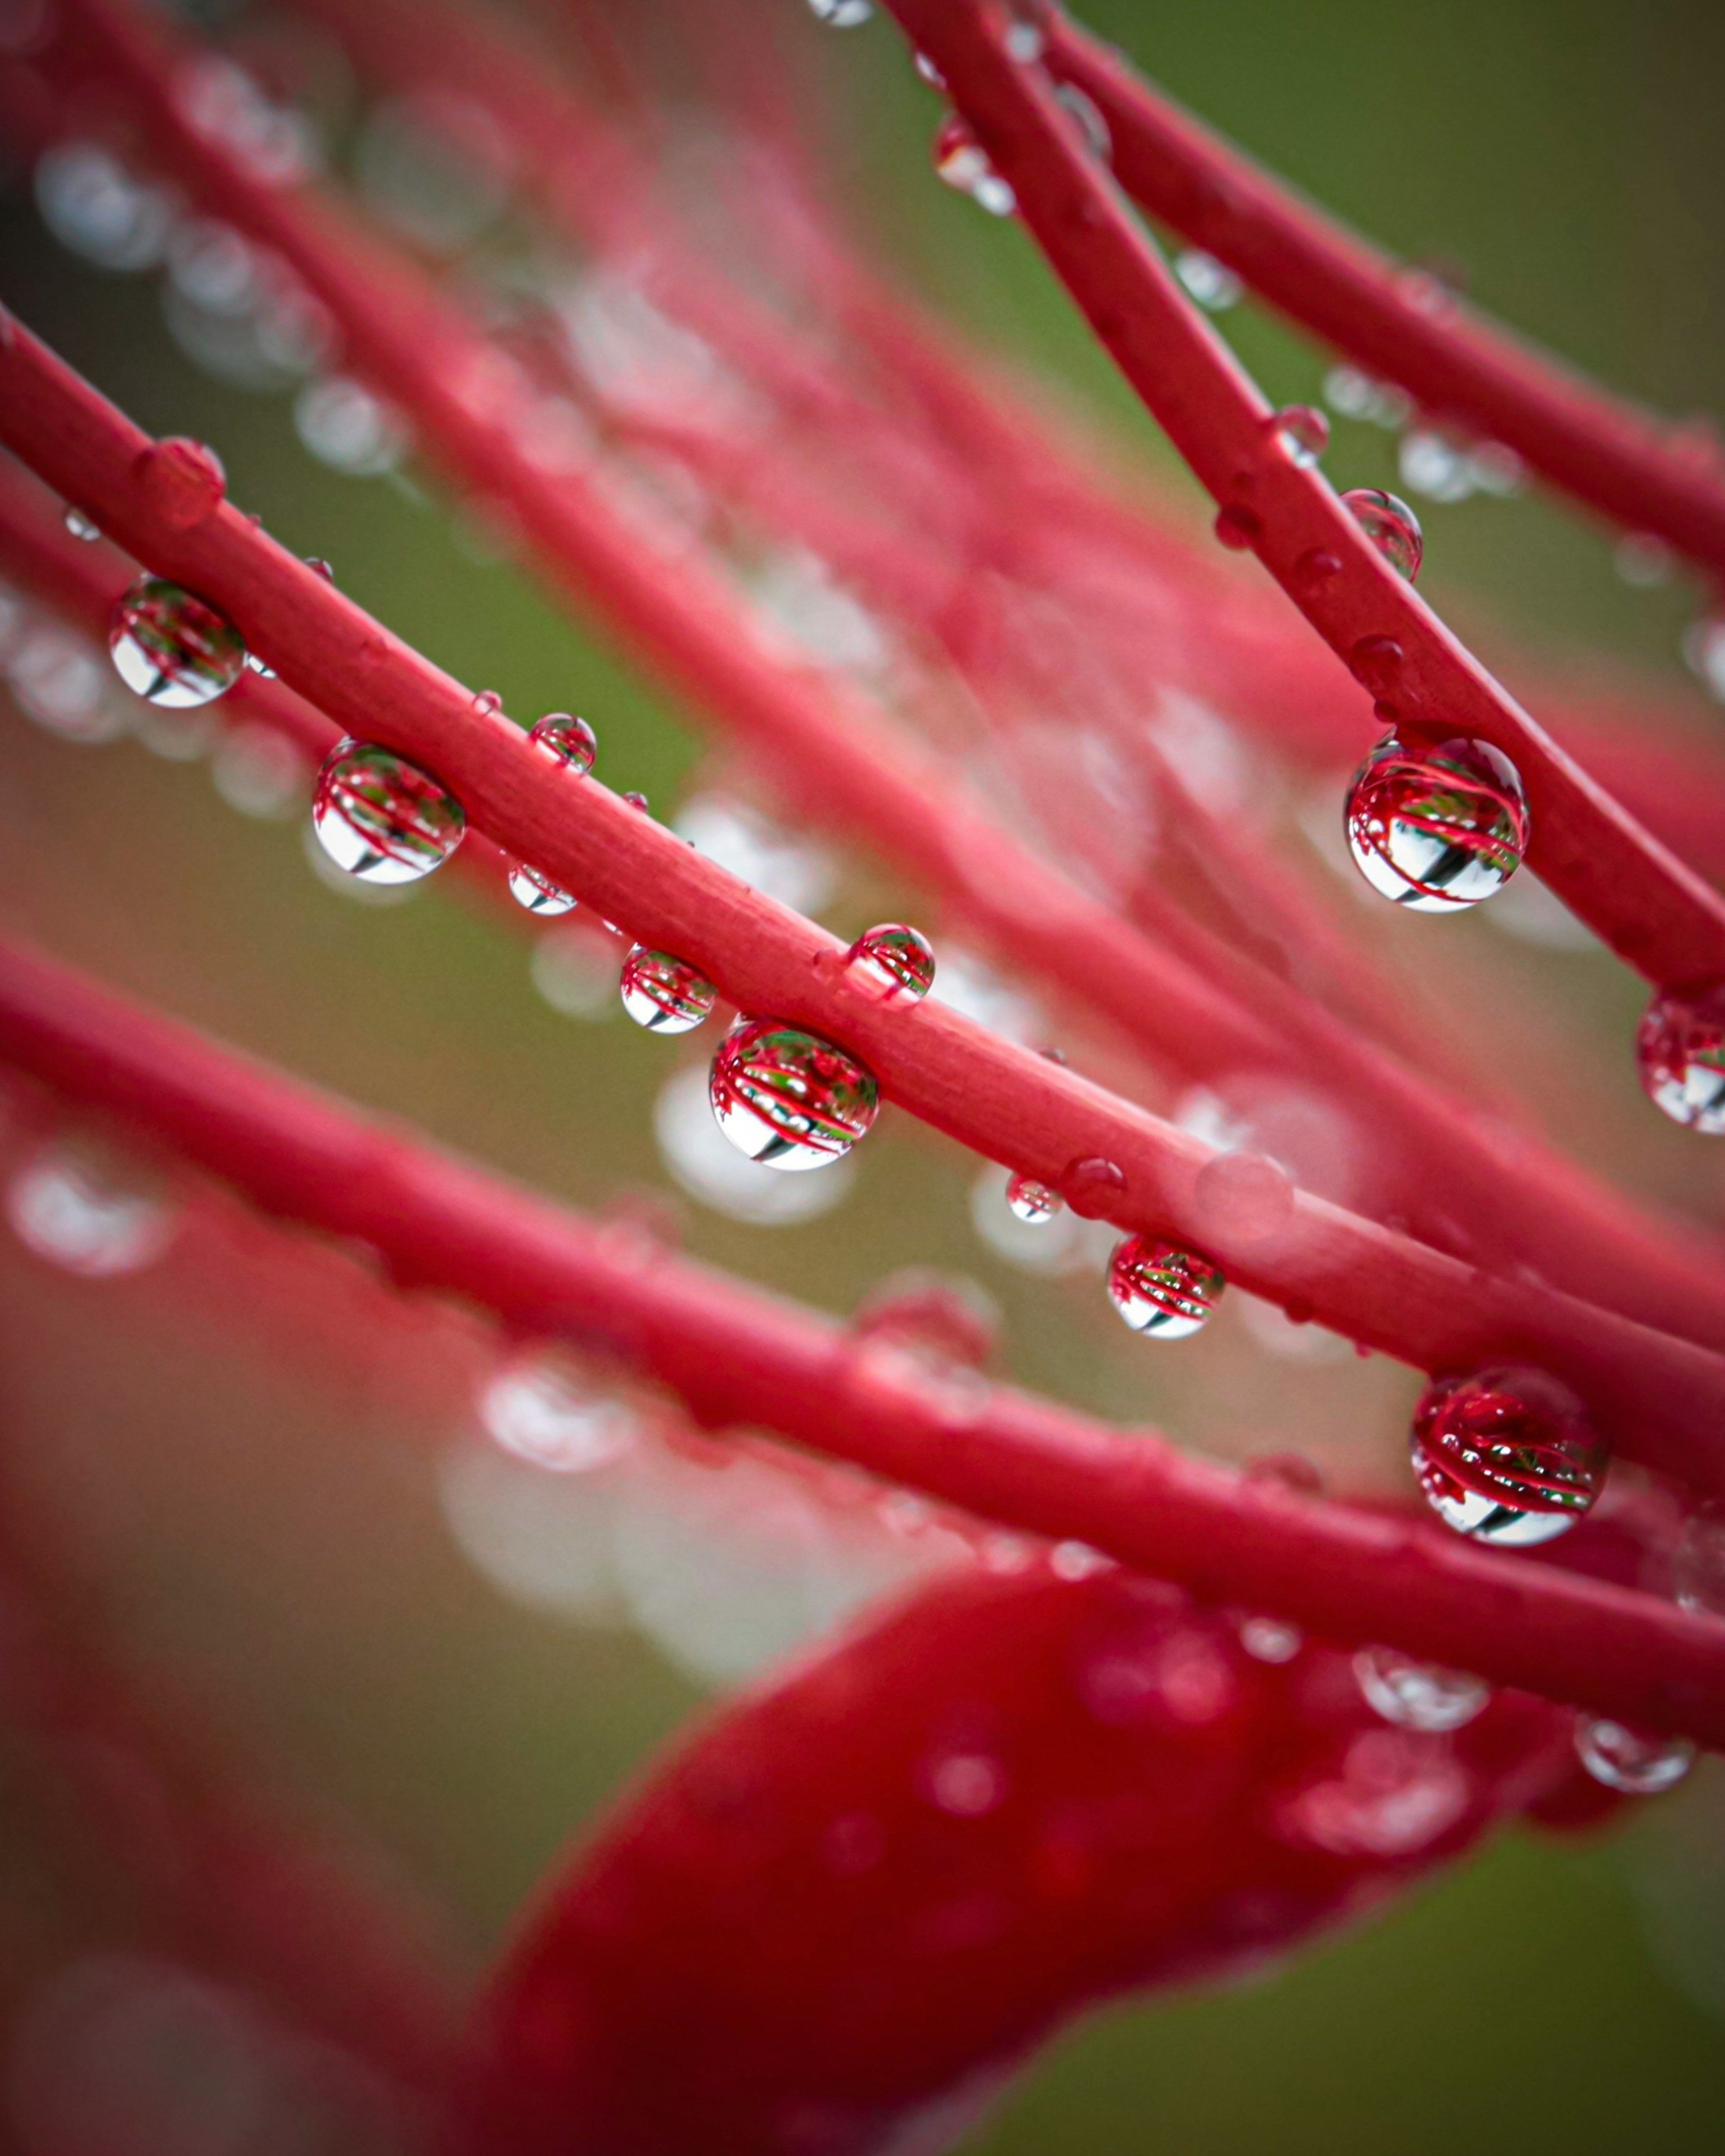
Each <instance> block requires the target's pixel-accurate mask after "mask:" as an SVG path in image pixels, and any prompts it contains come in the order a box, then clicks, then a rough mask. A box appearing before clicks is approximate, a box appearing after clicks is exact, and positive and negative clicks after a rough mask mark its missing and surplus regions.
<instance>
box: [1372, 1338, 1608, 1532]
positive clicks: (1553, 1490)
mask: <svg viewBox="0 0 1725 2156" xmlns="http://www.w3.org/2000/svg"><path fill="white" fill-rule="evenodd" d="M1409 1450H1410V1453H1411V1456H1412V1460H1413V1465H1414V1474H1415V1476H1417V1478H1418V1480H1419V1483H1420V1489H1421V1490H1422V1491H1424V1492H1425V1497H1426V1501H1427V1502H1428V1503H1429V1504H1430V1506H1431V1507H1432V1509H1433V1510H1434V1511H1435V1512H1436V1514H1437V1515H1438V1517H1439V1518H1440V1520H1442V1521H1443V1522H1444V1523H1445V1526H1447V1527H1453V1528H1455V1531H1456V1532H1457V1533H1458V1534H1463V1535H1467V1536H1470V1537H1472V1538H1473V1539H1474V1540H1476V1541H1477V1542H1486V1543H1498V1544H1502V1545H1503V1546H1504V1547H1506V1548H1517V1549H1527V1548H1532V1547H1533V1546H1534V1545H1535V1544H1536V1543H1546V1542H1550V1541H1552V1540H1553V1538H1554V1537H1557V1536H1558V1535H1562V1534H1565V1533H1567V1532H1568V1530H1569V1529H1570V1528H1571V1527H1574V1525H1575V1523H1576V1522H1577V1521H1578V1520H1579V1519H1581V1518H1583V1517H1584V1515H1585V1514H1586V1513H1587V1512H1589V1510H1590V1509H1591V1507H1592V1506H1593V1504H1594V1500H1595V1499H1596V1498H1597V1497H1598V1496H1599V1492H1600V1491H1601V1490H1602V1489H1603V1488H1604V1483H1605V1475H1606V1471H1607V1469H1608V1467H1609V1464H1610V1455H1609V1450H1608V1449H1607V1447H1606V1445H1605V1442H1604V1439H1603V1438H1601V1437H1600V1436H1599V1434H1598V1432H1597V1431H1596V1430H1594V1426H1593V1424H1592V1423H1591V1422H1590V1421H1589V1419H1588V1414H1587V1410H1586V1409H1585V1408H1584V1406H1583V1404H1582V1403H1581V1401H1580V1400H1579V1399H1578V1398H1577V1397H1576V1395H1575V1394H1574V1393H1572V1392H1571V1391H1570V1390H1569V1389H1568V1386H1566V1385H1563V1384H1561V1383H1559V1382H1558V1380H1557V1379H1556V1378H1553V1377H1550V1376H1548V1374H1547V1373H1545V1372H1544V1371H1542V1370H1532V1369H1524V1368H1514V1367H1504V1368H1495V1369H1489V1370H1482V1371H1481V1372H1480V1373H1478V1374H1477V1375H1476V1376H1473V1377H1447V1378H1438V1379H1436V1380H1435V1382H1434V1383H1432V1384H1430V1385H1429V1386H1428V1387H1427V1388H1426V1390H1425V1395H1424V1397H1423V1398H1422V1399H1421V1400H1420V1404H1419V1406H1418V1408H1417V1409H1415V1410H1414V1425H1413V1430H1412V1434H1411V1437H1410V1440H1409Z"/></svg>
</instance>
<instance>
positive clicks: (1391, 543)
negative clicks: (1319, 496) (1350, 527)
mask: <svg viewBox="0 0 1725 2156" xmlns="http://www.w3.org/2000/svg"><path fill="white" fill-rule="evenodd" d="M1342 499H1343V502H1344V503H1345V504H1346V505H1347V506H1348V508H1349V509H1350V510H1351V511H1353V519H1354V521H1355V523H1357V524H1358V526H1359V528H1360V530H1361V531H1363V532H1364V533H1365V535H1366V536H1367V538H1368V539H1369V540H1370V541H1371V542H1372V544H1373V546H1374V547H1376V548H1377V549H1378V552H1379V553H1380V554H1381V555H1382V556H1383V557H1384V560H1385V561H1386V562H1389V566H1390V567H1391V568H1392V569H1394V571H1395V572H1396V574H1397V575H1398V576H1399V577H1406V578H1407V580H1408V582H1409V583H1410V584H1411V583H1413V581H1414V578H1415V577H1417V576H1418V575H1419V573H1420V563H1421V562H1422V561H1424V559H1425V534H1424V533H1423V532H1422V531H1420V519H1419V518H1418V517H1417V516H1415V515H1414V512H1413V511H1412V510H1411V509H1409V506H1408V505H1407V503H1406V502H1404V501H1403V500H1400V498H1399V496H1397V495H1393V494H1386V493H1385V492H1384V489H1383V488H1382V487H1381V486H1355V487H1350V488H1349V489H1348V492H1347V493H1346V494H1344V495H1343V497H1342Z"/></svg>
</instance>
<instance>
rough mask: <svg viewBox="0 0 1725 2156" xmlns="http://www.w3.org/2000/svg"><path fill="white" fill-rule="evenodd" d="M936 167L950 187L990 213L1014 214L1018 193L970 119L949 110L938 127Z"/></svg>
mask: <svg viewBox="0 0 1725 2156" xmlns="http://www.w3.org/2000/svg"><path fill="white" fill-rule="evenodd" d="M934 169H935V171H936V172H937V173H938V174H939V175H940V177H941V178H942V179H943V180H944V181H945V182H946V183H947V186H948V187H956V188H957V191H958V193H960V194H965V195H968V196H969V197H970V198H971V200H972V201H973V203H977V204H978V206H979V207H980V208H983V209H985V210H987V211H988V214H989V216H990V217H1010V216H1011V215H1012V213H1013V212H1014V210H1015V209H1016V208H1018V206H1019V205H1018V197H1017V196H1016V195H1015V194H1014V193H1013V191H1012V189H1011V187H1009V185H1008V183H1007V182H1005V181H1004V180H1003V179H1002V178H1001V177H1000V175H999V172H996V171H995V169H994V167H993V165H992V164H990V163H989V162H988V151H986V150H984V149H983V146H982V144H981V143H980V142H978V140H977V139H976V136H975V134H974V133H973V131H972V128H971V125H970V122H969V121H968V120H966V119H965V118H964V117H963V115H961V114H959V113H957V112H949V113H948V114H947V116H946V118H945V119H944V120H943V121H942V122H941V124H940V126H939V128H938V129H937V131H936V133H935V138H934Z"/></svg>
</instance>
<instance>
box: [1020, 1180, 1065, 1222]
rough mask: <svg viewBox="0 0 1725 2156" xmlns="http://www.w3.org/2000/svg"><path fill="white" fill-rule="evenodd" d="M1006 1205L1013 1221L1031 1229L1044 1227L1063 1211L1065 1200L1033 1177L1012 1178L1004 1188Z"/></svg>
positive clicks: (1057, 1192)
mask: <svg viewBox="0 0 1725 2156" xmlns="http://www.w3.org/2000/svg"><path fill="white" fill-rule="evenodd" d="M1006 1203H1007V1207H1008V1209H1009V1211H1010V1212H1011V1214H1012V1216H1013V1218H1014V1219H1015V1220H1022V1221H1024V1224H1026V1226H1028V1227H1032V1228H1041V1227H1045V1226H1046V1225H1047V1224H1048V1223H1049V1222H1050V1220H1052V1219H1054V1217H1055V1214H1058V1213H1061V1212H1064V1211H1065V1199H1063V1198H1062V1197H1061V1196H1060V1193H1059V1191H1057V1190H1050V1188H1049V1187H1048V1185H1047V1184H1046V1183H1039V1182H1038V1181H1037V1180H1036V1178H1035V1177H1034V1175H1015V1176H1014V1177H1013V1178H1012V1180H1011V1181H1010V1182H1009V1183H1008V1184H1007V1186H1006Z"/></svg>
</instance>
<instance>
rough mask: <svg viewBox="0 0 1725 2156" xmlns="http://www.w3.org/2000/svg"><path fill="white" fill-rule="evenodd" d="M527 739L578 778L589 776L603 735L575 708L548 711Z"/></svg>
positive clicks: (540, 751) (539, 750)
mask: <svg viewBox="0 0 1725 2156" xmlns="http://www.w3.org/2000/svg"><path fill="white" fill-rule="evenodd" d="M527 739H528V740H529V741H530V742H531V743H532V744H533V747H535V748H536V749H537V750H538V752H539V753H540V754H541V755H542V756H543V757H549V758H550V759H551V761H552V762H553V763H560V764H562V767H563V768H564V769H565V770H566V771H572V772H573V773H574V774H575V776H576V777H577V778H586V776H587V774H588V772H590V771H591V770H592V769H593V760H594V758H595V757H597V756H598V752H599V737H598V735H597V734H596V733H595V732H594V731H593V728H592V727H591V726H589V725H588V722H587V721H586V720H585V719H580V718H577V717H576V716H575V714H574V713H573V712H572V711H547V713H546V715H545V716H544V717H543V718H542V719H541V720H540V721H538V722H537V723H536V725H535V726H534V728H533V730H532V731H531V733H530V734H529V735H528V736H527Z"/></svg>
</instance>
